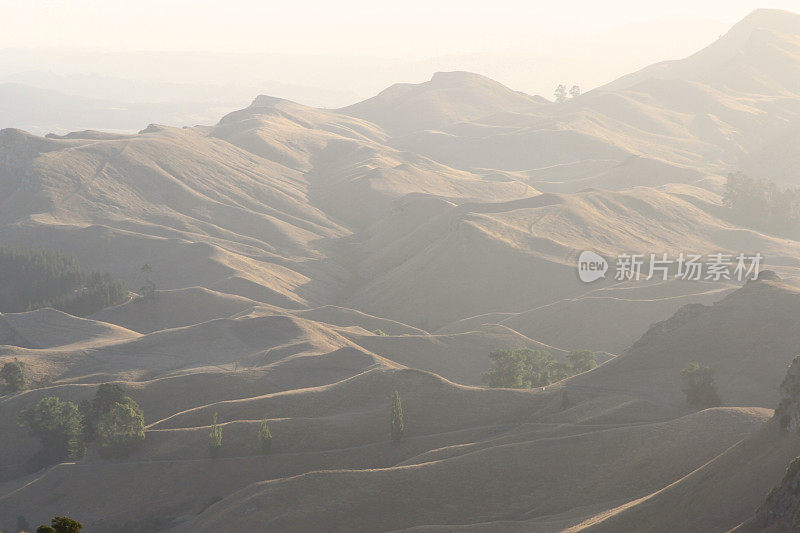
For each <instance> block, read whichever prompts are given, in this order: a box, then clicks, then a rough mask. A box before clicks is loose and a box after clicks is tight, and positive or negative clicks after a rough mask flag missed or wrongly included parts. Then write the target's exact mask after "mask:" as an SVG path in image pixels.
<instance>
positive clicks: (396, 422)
mask: <svg viewBox="0 0 800 533" xmlns="http://www.w3.org/2000/svg"><path fill="white" fill-rule="evenodd" d="M403 431H405V422H404V420H403V403H402V402H401V401H400V393H399V392H397V391H394V394H392V418H391V424H390V429H389V436H390V438H391V439H392V442H400V439H402V438H403Z"/></svg>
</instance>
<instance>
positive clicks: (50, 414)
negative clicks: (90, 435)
mask: <svg viewBox="0 0 800 533" xmlns="http://www.w3.org/2000/svg"><path fill="white" fill-rule="evenodd" d="M17 422H18V423H19V425H20V426H23V427H27V428H28V433H29V434H30V435H31V436H32V437H36V438H37V439H39V441H40V442H41V443H42V451H41V452H40V456H41V458H42V460H43V461H45V462H48V463H50V462H57V461H63V460H64V459H80V458H81V457H83V454H84V452H85V451H86V446H85V445H84V441H83V416H81V413H80V411H79V410H78V406H77V405H75V404H74V403H72V402H62V401H61V400H60V399H58V398H56V397H55V396H48V397H47V398H42V399H41V400H39V403H37V404H36V406H35V407H32V408H30V409H24V410H22V411H21V412H20V413H19V415H18V416H17Z"/></svg>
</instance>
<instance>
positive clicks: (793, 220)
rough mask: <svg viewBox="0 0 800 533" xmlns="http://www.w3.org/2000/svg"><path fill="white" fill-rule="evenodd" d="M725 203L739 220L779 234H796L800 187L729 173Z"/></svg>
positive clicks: (799, 214) (799, 216)
mask: <svg viewBox="0 0 800 533" xmlns="http://www.w3.org/2000/svg"><path fill="white" fill-rule="evenodd" d="M722 200H723V203H724V204H725V205H726V206H728V207H730V208H731V210H732V211H733V214H734V219H735V221H736V222H737V223H739V224H742V225H744V226H749V227H752V228H756V229H759V230H763V231H767V232H770V233H775V234H778V235H787V234H794V233H796V231H797V228H798V221H799V220H800V189H781V188H780V187H778V185H776V184H775V182H772V181H769V180H763V179H762V180H755V179H752V178H750V177H748V176H747V175H745V174H743V173H741V172H736V173H733V174H729V175H728V181H727V182H726V184H725V193H724V195H723V197H722Z"/></svg>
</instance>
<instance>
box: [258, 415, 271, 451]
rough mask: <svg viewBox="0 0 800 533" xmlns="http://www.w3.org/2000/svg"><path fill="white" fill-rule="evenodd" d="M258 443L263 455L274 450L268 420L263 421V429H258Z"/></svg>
mask: <svg viewBox="0 0 800 533" xmlns="http://www.w3.org/2000/svg"><path fill="white" fill-rule="evenodd" d="M258 443H259V445H260V446H261V452H262V453H269V452H270V450H272V433H271V432H270V430H269V425H268V424H267V419H266V418H265V419H264V420H262V421H261V427H260V428H259V429H258Z"/></svg>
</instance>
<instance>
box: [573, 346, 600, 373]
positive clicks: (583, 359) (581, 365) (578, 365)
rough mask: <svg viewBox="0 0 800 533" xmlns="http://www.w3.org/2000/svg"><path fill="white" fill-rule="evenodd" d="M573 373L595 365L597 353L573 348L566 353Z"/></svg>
mask: <svg viewBox="0 0 800 533" xmlns="http://www.w3.org/2000/svg"><path fill="white" fill-rule="evenodd" d="M567 361H569V366H570V367H571V369H572V373H573V374H580V373H581V372H586V371H588V370H591V369H593V368H595V367H597V355H596V354H595V353H594V352H590V351H589V350H573V351H571V352H569V354H568V355H567Z"/></svg>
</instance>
